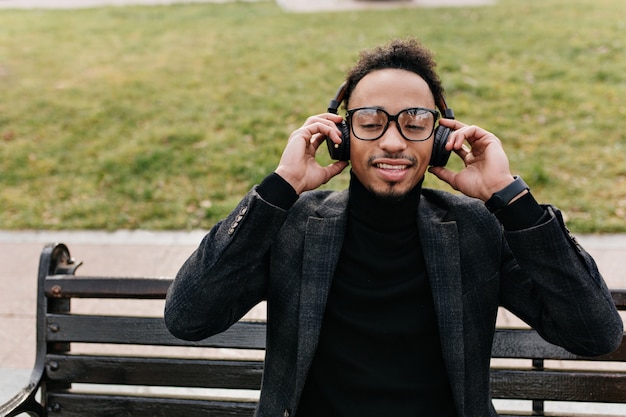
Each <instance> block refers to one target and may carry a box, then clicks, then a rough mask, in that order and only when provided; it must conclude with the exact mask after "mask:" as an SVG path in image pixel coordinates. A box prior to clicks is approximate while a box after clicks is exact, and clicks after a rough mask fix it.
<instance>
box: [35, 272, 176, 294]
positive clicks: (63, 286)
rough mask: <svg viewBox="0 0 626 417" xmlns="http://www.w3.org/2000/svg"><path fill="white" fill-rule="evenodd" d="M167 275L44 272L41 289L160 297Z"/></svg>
mask: <svg viewBox="0 0 626 417" xmlns="http://www.w3.org/2000/svg"><path fill="white" fill-rule="evenodd" d="M172 281H173V280H172V279H171V278H131V277H129V278H124V277H76V276H69V278H68V275H51V276H48V278H47V279H46V282H45V285H44V292H45V294H46V296H47V297H50V298H137V299H164V298H165V294H166V293H167V289H168V288H169V287H170V285H171V284H172Z"/></svg>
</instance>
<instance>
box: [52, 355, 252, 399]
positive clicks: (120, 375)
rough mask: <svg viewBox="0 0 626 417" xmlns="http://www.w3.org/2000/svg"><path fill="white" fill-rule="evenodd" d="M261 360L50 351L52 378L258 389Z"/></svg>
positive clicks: (102, 382)
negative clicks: (60, 352)
mask: <svg viewBox="0 0 626 417" xmlns="http://www.w3.org/2000/svg"><path fill="white" fill-rule="evenodd" d="M262 374H263V362H262V361H237V360H208V359H198V358H193V359H191V358H183V359H181V358H145V357H124V356H110V355H109V356H99V355H54V354H52V355H48V377H49V378H50V380H51V381H57V382H77V383H90V384H124V385H146V386H170V385H172V386H177V387H194V388H225V389H249V390H258V389H259V388H260V386H261V377H262Z"/></svg>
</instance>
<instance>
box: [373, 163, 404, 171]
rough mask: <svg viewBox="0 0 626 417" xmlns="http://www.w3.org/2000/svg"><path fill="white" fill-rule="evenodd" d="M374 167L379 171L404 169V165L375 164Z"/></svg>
mask: <svg viewBox="0 0 626 417" xmlns="http://www.w3.org/2000/svg"><path fill="white" fill-rule="evenodd" d="M376 167H377V168H380V169H393V170H398V171H399V170H402V169H406V165H390V164H376Z"/></svg>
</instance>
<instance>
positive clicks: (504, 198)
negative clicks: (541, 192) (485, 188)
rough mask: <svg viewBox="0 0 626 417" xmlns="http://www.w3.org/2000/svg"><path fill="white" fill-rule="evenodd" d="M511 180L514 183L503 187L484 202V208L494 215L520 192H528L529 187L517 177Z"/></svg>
mask: <svg viewBox="0 0 626 417" xmlns="http://www.w3.org/2000/svg"><path fill="white" fill-rule="evenodd" d="M513 179H514V181H513V182H512V183H510V184H509V185H507V186H506V187H504V188H503V189H502V190H500V191H498V192H496V193H493V195H492V196H491V198H490V199H489V200H487V201H485V206H486V207H487V209H489V211H490V212H492V213H495V212H496V211H498V210H502V209H503V208H504V207H506V206H507V205H508V204H509V203H510V202H511V200H513V199H514V198H515V197H517V196H518V195H519V194H520V193H521V192H522V191H524V190H530V187H529V186H528V185H527V184H526V183H525V182H524V180H523V179H522V177H520V176H519V175H515V176H514V177H513Z"/></svg>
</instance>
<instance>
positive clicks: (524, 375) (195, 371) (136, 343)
mask: <svg viewBox="0 0 626 417" xmlns="http://www.w3.org/2000/svg"><path fill="white" fill-rule="evenodd" d="M79 265H80V263H79V262H76V261H74V260H73V259H72V258H71V256H70V253H69V250H68V248H67V247H66V246H65V245H63V244H54V245H48V246H46V247H45V248H44V249H43V252H42V254H41V258H40V266H39V273H38V274H39V276H38V289H37V354H36V362H35V366H34V369H33V371H32V376H31V379H30V383H29V384H28V386H26V387H25V388H24V389H23V390H21V391H20V392H19V393H18V394H17V395H15V396H14V397H13V398H12V399H11V400H9V401H8V402H7V403H5V404H4V405H2V406H0V416H2V417H4V416H16V415H20V414H21V413H24V414H25V415H29V416H90V417H97V416H116V417H117V416H168V417H172V416H174V417H176V416H185V417H193V416H251V415H252V414H253V411H254V407H255V402H256V400H257V399H258V389H259V385H260V381H261V374H262V372H263V349H264V339H265V323H264V322H263V321H253V322H244V321H242V322H239V323H237V324H236V325H235V326H233V327H232V328H231V329H229V330H228V331H226V332H224V333H222V334H219V335H216V336H214V337H211V338H208V339H205V340H202V341H200V342H186V341H182V340H178V339H176V338H174V337H172V336H171V335H170V334H169V332H168V331H167V329H166V328H165V326H164V323H163V320H162V318H161V317H160V316H159V314H158V313H157V314H154V315H153V316H142V315H141V314H136V313H135V314H133V311H131V310H134V311H137V310H142V308H141V307H142V306H143V305H144V304H145V303H150V302H152V303H154V302H156V303H157V310H155V311H159V312H160V311H162V305H163V299H164V297H165V294H166V291H167V288H168V287H169V285H170V283H171V279H166V278H123V277H80V276H76V275H75V271H76V269H77V268H78V266H79ZM613 296H614V300H615V303H616V305H617V306H618V307H619V308H620V309H621V310H624V309H626V290H620V291H614V292H613ZM83 298H85V299H90V300H89V305H90V306H91V305H92V304H91V303H93V302H95V301H98V300H100V301H101V300H104V301H105V303H106V302H108V303H110V304H107V305H105V306H103V307H98V309H104V310H106V311H104V312H102V311H99V310H98V311H92V310H89V309H88V310H87V311H86V312H85V311H83V312H80V311H79V309H78V307H76V306H77V305H79V304H80V302H81V301H82V302H83V303H84V302H85V301H84V300H81V299H83ZM155 300H156V301H155ZM119 302H123V303H127V302H132V303H137V304H135V305H131V306H130V307H129V306H127V305H125V304H122V305H119V304H116V303H119ZM90 308H91V307H90ZM493 358H494V359H493V362H494V364H493V366H492V391H493V396H494V398H497V399H506V400H526V401H523V402H522V404H517V402H515V401H513V402H511V401H506V402H505V403H504V404H503V405H502V407H503V408H507V407H509V403H510V404H512V405H515V406H516V407H522V408H525V410H521V411H520V410H517V411H515V412H511V413H509V412H502V415H503V416H504V415H506V416H521V415H544V411H543V409H544V402H545V401H559V402H560V401H565V402H568V403H570V402H573V403H576V402H580V401H582V402H591V403H594V404H597V403H616V406H617V407H624V404H625V403H626V368H624V365H626V363H625V362H626V344H625V343H622V345H621V346H620V348H619V350H618V351H617V352H615V353H613V354H611V355H608V356H604V357H599V358H593V359H589V358H581V357H576V356H574V355H571V354H569V353H567V352H566V351H564V350H563V349H561V348H558V347H555V346H553V345H550V344H548V343H546V342H544V341H543V340H542V339H541V338H540V337H539V336H538V335H537V334H536V333H535V332H534V331H531V330H526V329H498V331H497V333H496V337H495V342H494V346H493ZM568 363H571V364H573V366H567V367H564V366H565V365H564V364H568ZM616 368H617V369H616ZM499 404H500V403H497V406H498V408H500V405H499ZM620 404H621V405H620ZM556 405H557V406H558V407H561V408H563V404H562V403H556ZM624 409H626V408H622V410H624ZM598 414H599V413H597V412H596V411H591V412H588V415H594V416H597V415H598ZM549 415H558V416H570V415H572V414H571V413H570V412H569V411H565V412H556V413H552V414H549ZM618 415H619V414H618ZM622 415H626V413H624V414H622Z"/></svg>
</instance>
